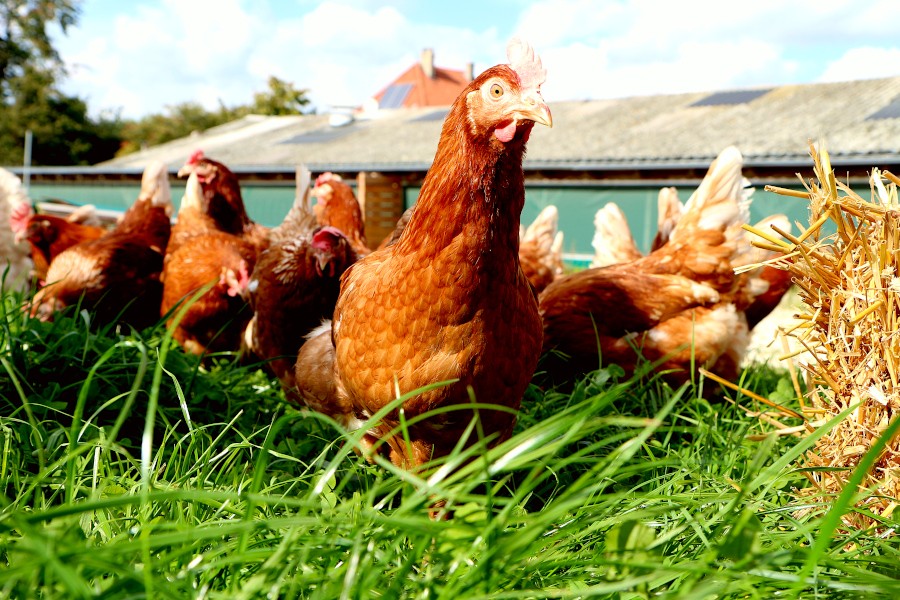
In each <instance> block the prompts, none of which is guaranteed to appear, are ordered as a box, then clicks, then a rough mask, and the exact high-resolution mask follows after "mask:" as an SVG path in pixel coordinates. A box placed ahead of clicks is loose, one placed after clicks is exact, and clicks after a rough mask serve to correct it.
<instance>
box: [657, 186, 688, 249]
mask: <svg viewBox="0 0 900 600" xmlns="http://www.w3.org/2000/svg"><path fill="white" fill-rule="evenodd" d="M656 205H657V217H656V237H655V238H654V239H653V244H652V245H651V246H650V252H653V251H654V250H656V249H658V248H660V247H662V246H664V245H665V243H666V242H668V241H669V238H670V237H671V235H672V231H673V230H674V229H675V226H676V225H678V221H679V220H680V219H681V215H682V213H683V212H684V205H683V204H682V203H681V200H679V199H678V190H677V189H675V188H674V187H665V188H662V189H661V190H659V198H658V199H657V201H656Z"/></svg>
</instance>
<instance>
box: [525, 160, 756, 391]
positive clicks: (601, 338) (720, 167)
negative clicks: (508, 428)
mask: <svg viewBox="0 0 900 600" xmlns="http://www.w3.org/2000/svg"><path fill="white" fill-rule="evenodd" d="M741 163H742V159H741V155H740V152H738V150H737V149H736V148H728V149H726V150H725V151H723V152H722V153H721V154H720V155H719V157H718V158H717V159H716V160H715V161H714V162H713V164H712V166H711V167H710V169H709V172H708V173H707V175H706V177H705V178H704V180H703V182H702V183H701V184H700V187H699V188H698V189H697V191H696V192H695V193H694V195H693V196H692V197H691V199H690V200H689V201H688V203H687V205H686V206H685V208H684V214H683V215H681V217H680V219H679V220H678V222H677V225H675V227H674V228H673V230H672V232H671V236H670V239H669V240H668V241H667V243H665V244H664V245H663V246H662V247H660V248H659V249H658V250H656V251H655V252H652V253H650V254H649V255H648V256H646V257H642V258H638V259H637V260H633V261H631V262H627V263H621V264H613V265H610V266H607V267H601V268H591V269H586V270H584V271H581V272H579V273H575V274H572V275H569V276H567V277H564V278H562V279H559V280H557V281H556V282H554V283H553V284H551V285H550V286H549V287H548V288H547V289H546V290H544V292H543V294H541V296H540V306H541V315H542V317H543V322H544V350H545V351H547V352H550V351H554V352H561V353H563V354H565V355H568V357H569V360H568V362H565V363H560V362H557V361H553V360H552V358H553V356H555V355H551V361H550V363H549V364H548V368H549V369H551V370H552V371H553V372H554V374H556V375H557V376H559V375H571V374H578V373H584V372H587V371H590V370H593V369H596V368H597V367H598V366H600V358H601V356H602V360H603V362H604V363H615V364H618V365H621V366H623V367H624V368H625V370H626V371H627V372H632V371H633V370H634V367H635V364H636V362H637V360H638V352H637V351H636V350H638V351H640V352H641V353H642V354H643V356H644V357H646V358H647V359H649V360H651V361H656V360H661V359H663V358H664V357H665V360H663V361H662V364H661V368H662V369H671V370H673V372H672V373H670V374H669V375H667V377H668V378H669V379H670V381H673V382H675V383H678V382H682V381H684V380H686V379H688V378H689V377H690V373H689V366H690V364H691V359H692V344H693V357H694V361H695V363H696V364H697V365H698V366H706V367H711V366H713V365H716V364H717V363H718V365H717V366H716V368H717V369H719V370H720V371H721V372H722V373H723V374H726V376H728V375H730V374H731V372H733V371H734V370H736V369H737V365H738V363H739V361H740V357H741V356H742V354H743V352H744V349H745V346H746V343H747V322H746V318H745V316H744V314H743V312H742V306H741V304H742V303H743V302H744V301H745V298H746V297H747V292H746V290H745V287H744V286H745V284H746V283H747V282H746V279H745V278H742V277H736V276H735V275H734V272H733V267H734V266H736V261H737V259H738V257H739V256H740V254H741V251H742V249H743V248H745V247H749V244H748V243H747V241H746V240H745V238H744V232H743V230H742V229H741V225H743V224H744V223H746V219H747V202H746V200H745V194H744V193H743V189H742V188H743V178H742V176H741ZM598 345H599V351H600V355H599V356H598Z"/></svg>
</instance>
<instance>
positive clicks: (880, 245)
mask: <svg viewBox="0 0 900 600" xmlns="http://www.w3.org/2000/svg"><path fill="white" fill-rule="evenodd" d="M810 154H811V155H812V158H813V161H814V163H815V175H816V179H815V180H813V181H809V182H804V187H805V188H806V193H805V194H803V193H802V192H801V194H802V195H803V196H804V197H806V198H808V199H809V204H810V223H811V225H810V226H809V227H808V228H807V229H806V230H805V231H804V232H803V233H802V234H801V235H799V236H796V237H795V236H792V235H790V234H789V233H787V232H782V231H777V230H776V231H765V232H763V231H757V230H755V229H754V228H752V227H748V230H750V231H752V232H753V233H756V234H757V235H759V236H760V237H761V238H763V240H764V241H762V242H758V243H759V244H760V245H764V247H765V248H766V249H768V250H777V251H778V252H781V253H782V256H780V257H778V258H776V259H774V260H771V261H767V263H768V264H774V265H775V266H777V267H780V268H783V269H786V270H788V271H790V272H791V273H792V274H793V275H794V279H795V281H796V283H797V285H798V287H799V288H800V297H801V300H802V302H803V306H804V311H803V313H802V314H799V315H797V319H798V323H797V325H795V326H794V327H792V328H790V330H788V331H786V333H788V335H789V336H790V337H792V338H793V339H794V340H795V341H796V342H799V344H800V347H801V349H803V350H807V351H809V354H810V356H811V359H810V360H809V361H808V363H807V364H806V365H805V366H804V370H805V371H806V376H807V383H808V389H809V390H811V392H810V394H809V403H810V405H809V406H806V407H804V411H803V412H804V414H805V415H806V416H807V417H808V418H809V421H808V425H811V426H812V427H816V426H818V425H821V424H823V423H825V422H827V421H828V420H829V419H831V418H832V417H835V416H836V415H838V414H839V413H841V412H843V411H844V410H845V409H847V408H849V407H851V406H853V405H856V408H855V410H854V411H853V412H852V413H851V415H850V416H849V417H848V418H845V419H844V420H843V421H842V422H841V423H839V424H838V425H837V426H836V427H835V428H834V429H832V430H831V431H830V432H829V433H828V434H826V435H825V436H823V437H822V438H820V439H819V441H818V442H817V444H816V446H815V448H814V450H813V451H811V452H809V453H808V454H807V456H806V458H805V460H806V462H807V466H810V467H828V468H830V469H826V470H815V471H811V472H809V475H808V476H809V479H810V481H811V482H812V484H813V487H812V488H808V489H807V490H806V491H805V492H801V493H805V494H807V495H810V496H814V497H816V498H822V499H824V498H828V497H829V496H830V495H831V494H837V493H839V492H840V491H841V490H842V489H843V487H844V483H845V482H846V480H847V478H848V477H849V475H850V472H851V471H852V469H853V468H854V467H855V466H856V464H857V463H858V462H859V459H860V457H861V456H862V455H863V454H864V453H865V452H866V451H867V450H868V449H869V448H870V447H871V445H872V443H873V442H874V441H875V440H876V439H877V438H878V437H879V436H880V435H881V433H882V432H883V431H884V430H885V428H886V427H887V426H888V423H889V422H890V421H891V419H893V418H894V416H895V415H896V414H897V412H898V409H900V385H898V380H900V332H898V328H900V325H898V324H900V273H898V268H897V267H898V263H900V226H898V223H900V204H898V194H897V189H898V185H900V179H898V178H897V177H895V176H893V175H892V174H890V173H887V172H879V171H878V170H877V169H873V170H872V174H871V177H870V190H869V196H870V198H871V199H870V200H865V199H863V198H862V197H861V196H860V195H859V194H857V193H856V192H854V191H853V190H851V189H850V188H849V187H848V186H847V185H845V184H843V183H841V182H840V181H838V180H837V179H835V177H834V172H833V171H832V168H831V164H830V160H829V157H828V153H827V151H825V149H824V148H820V149H817V148H816V147H815V146H814V145H813V144H812V143H810ZM767 189H769V190H771V191H774V192H776V193H781V192H782V190H781V189H779V188H767ZM786 195H789V196H797V195H798V192H795V191H790V192H789V193H786ZM829 222H830V223H833V226H831V228H832V229H834V230H835V232H834V233H831V234H830V235H826V233H825V232H824V231H823V227H825V226H826V224H827V223H829ZM755 266H758V265H749V266H748V267H746V268H745V270H749V269H752V268H754V267H755ZM831 469H835V470H831ZM862 487H863V488H864V489H866V490H870V491H875V493H874V494H870V495H868V496H867V498H866V500H864V503H865V507H866V509H868V510H870V511H872V512H874V513H876V514H880V515H882V516H885V517H887V516H889V515H890V514H891V513H892V512H893V510H894V507H895V506H896V505H897V503H898V502H900V500H897V499H898V498H900V448H898V440H897V439H894V440H890V441H889V442H888V444H887V447H886V450H885V451H884V452H883V453H882V455H881V456H880V457H879V459H878V460H877V462H876V463H875V466H874V468H873V469H872V470H871V471H870V472H869V473H868V474H867V475H866V478H865V479H864V481H863V484H862ZM845 522H846V524H847V525H848V526H855V527H860V528H863V527H868V526H870V525H872V523H871V519H869V518H867V517H864V516H862V515H860V514H858V513H852V514H849V515H848V516H847V517H846V518H845Z"/></svg>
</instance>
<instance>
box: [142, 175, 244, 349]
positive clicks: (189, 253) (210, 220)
mask: <svg viewBox="0 0 900 600" xmlns="http://www.w3.org/2000/svg"><path fill="white" fill-rule="evenodd" d="M201 177H203V175H201V174H200V173H198V172H197V171H192V172H191V173H190V175H189V177H188V181H187V184H186V185H185V193H184V198H183V199H182V201H181V206H180V207H179V209H178V221H177V222H176V224H175V227H174V229H173V234H172V237H173V242H174V241H175V234H176V232H177V233H178V240H177V243H175V244H174V248H173V247H172V246H173V244H170V248H169V251H168V253H167V254H166V260H165V267H164V269H163V275H162V280H163V297H162V304H161V307H160V312H161V314H162V315H163V316H165V315H169V318H168V320H167V324H168V326H169V327H170V328H174V330H173V334H172V335H173V337H174V338H175V340H176V341H177V342H178V343H179V344H181V345H182V347H183V348H184V349H185V350H186V351H188V352H192V353H194V354H204V353H206V352H217V351H236V350H238V349H239V348H240V343H241V337H242V332H243V330H244V328H245V327H246V326H247V323H248V322H249V321H250V317H251V316H252V315H251V311H250V308H249V307H248V306H247V298H248V286H249V283H250V273H251V272H252V271H253V268H254V265H255V264H256V260H257V256H258V253H259V248H258V246H257V245H255V244H254V243H253V242H251V241H250V240H248V239H246V238H245V237H242V236H241V235H235V234H232V233H230V232H227V231H223V230H220V229H218V226H219V224H220V223H226V224H231V227H230V229H231V230H232V231H238V232H240V233H243V232H245V231H246V228H245V226H244V225H243V224H241V219H240V218H235V217H234V214H233V213H232V210H231V209H235V208H236V209H237V210H235V211H234V212H236V213H238V214H240V213H242V212H243V202H242V201H241V202H240V203H239V204H234V205H231V204H225V205H223V204H217V203H218V202H220V201H221V196H219V195H211V194H208V193H205V190H204V189H203V187H202V185H201V183H200V180H201ZM238 199H240V196H239V195H238ZM226 208H227V209H229V210H226ZM213 215H215V216H213ZM235 224H237V226H234V225H235ZM250 237H251V238H252V236H250ZM206 285H211V286H212V287H211V288H210V289H208V290H207V291H206V292H204V293H203V294H202V295H200V297H198V298H196V299H193V300H192V299H191V297H192V296H193V295H194V294H196V293H197V292H199V290H200V289H201V288H203V287H204V286H206ZM182 302H192V303H191V304H190V305H189V306H188V307H187V308H186V311H185V313H184V315H183V316H182V318H181V320H180V321H177V320H176V315H177V312H175V311H173V309H174V308H175V307H176V306H177V305H179V304H180V303H182Z"/></svg>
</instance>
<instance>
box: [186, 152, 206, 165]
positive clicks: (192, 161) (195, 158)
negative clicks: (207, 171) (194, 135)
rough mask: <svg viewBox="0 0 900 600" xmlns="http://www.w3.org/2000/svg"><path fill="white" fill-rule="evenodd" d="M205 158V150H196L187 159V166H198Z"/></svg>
mask: <svg viewBox="0 0 900 600" xmlns="http://www.w3.org/2000/svg"><path fill="white" fill-rule="evenodd" d="M204 158H205V157H204V156H203V150H194V152H193V153H192V154H191V156H190V158H188V159H187V164H189V165H196V164H197V163H198V162H200V161H201V160H203V159H204Z"/></svg>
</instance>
